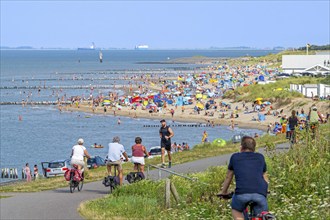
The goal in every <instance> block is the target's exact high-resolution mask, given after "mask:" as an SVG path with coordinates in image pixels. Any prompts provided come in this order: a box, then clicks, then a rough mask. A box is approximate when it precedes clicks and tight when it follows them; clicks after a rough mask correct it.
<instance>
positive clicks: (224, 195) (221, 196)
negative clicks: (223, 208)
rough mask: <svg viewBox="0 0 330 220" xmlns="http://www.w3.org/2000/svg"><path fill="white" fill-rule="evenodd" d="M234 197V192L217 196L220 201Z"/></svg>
mask: <svg viewBox="0 0 330 220" xmlns="http://www.w3.org/2000/svg"><path fill="white" fill-rule="evenodd" d="M233 195H234V192H230V193H229V194H221V193H219V194H217V197H219V198H220V199H231V198H232V197H233Z"/></svg>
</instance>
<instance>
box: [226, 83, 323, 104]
mask: <svg viewBox="0 0 330 220" xmlns="http://www.w3.org/2000/svg"><path fill="white" fill-rule="evenodd" d="M326 80H327V78H313V77H301V78H287V79H282V80H278V81H276V82H275V83H270V84H266V85H259V84H255V85H250V86H245V87H240V88H237V89H236V90H231V91H228V92H226V94H225V96H224V97H225V98H230V99H234V100H235V101H247V102H251V101H254V100H255V99H256V98H259V97H261V98H263V99H264V100H269V101H273V102H274V101H278V100H283V99H291V98H296V97H304V96H303V95H302V94H300V93H298V92H290V91H287V90H286V89H289V88H290V84H317V83H320V82H323V81H325V82H326ZM279 88H281V89H282V90H277V89H279Z"/></svg>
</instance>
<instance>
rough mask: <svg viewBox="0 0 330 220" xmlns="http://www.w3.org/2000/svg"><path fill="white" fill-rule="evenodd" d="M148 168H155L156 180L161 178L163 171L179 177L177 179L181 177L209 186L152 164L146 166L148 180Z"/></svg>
mask: <svg viewBox="0 0 330 220" xmlns="http://www.w3.org/2000/svg"><path fill="white" fill-rule="evenodd" d="M150 167H152V168H155V169H158V179H161V177H162V173H161V171H164V172H167V173H171V174H173V175H176V176H179V177H182V178H185V179H188V180H191V181H198V182H199V183H201V184H204V185H209V184H207V183H203V182H200V181H199V180H198V179H197V178H191V177H189V176H186V175H183V174H180V173H177V172H174V171H172V170H168V169H165V168H161V167H157V166H155V165H152V164H149V165H148V168H147V179H149V172H150Z"/></svg>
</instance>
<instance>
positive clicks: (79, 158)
mask: <svg viewBox="0 0 330 220" xmlns="http://www.w3.org/2000/svg"><path fill="white" fill-rule="evenodd" d="M83 144H84V139H82V138H79V140H78V144H77V145H74V146H73V147H72V153H71V165H74V164H75V165H77V166H78V170H79V171H81V168H82V167H84V166H85V162H84V156H86V157H87V158H90V155H89V154H88V152H87V150H86V147H84V146H83Z"/></svg>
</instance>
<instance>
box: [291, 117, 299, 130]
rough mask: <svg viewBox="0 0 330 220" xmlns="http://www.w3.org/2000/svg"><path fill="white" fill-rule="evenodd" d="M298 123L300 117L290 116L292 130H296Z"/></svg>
mask: <svg viewBox="0 0 330 220" xmlns="http://www.w3.org/2000/svg"><path fill="white" fill-rule="evenodd" d="M297 125H298V118H297V117H292V116H291V117H290V118H289V128H290V130H294V128H295V127H296V126H297Z"/></svg>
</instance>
